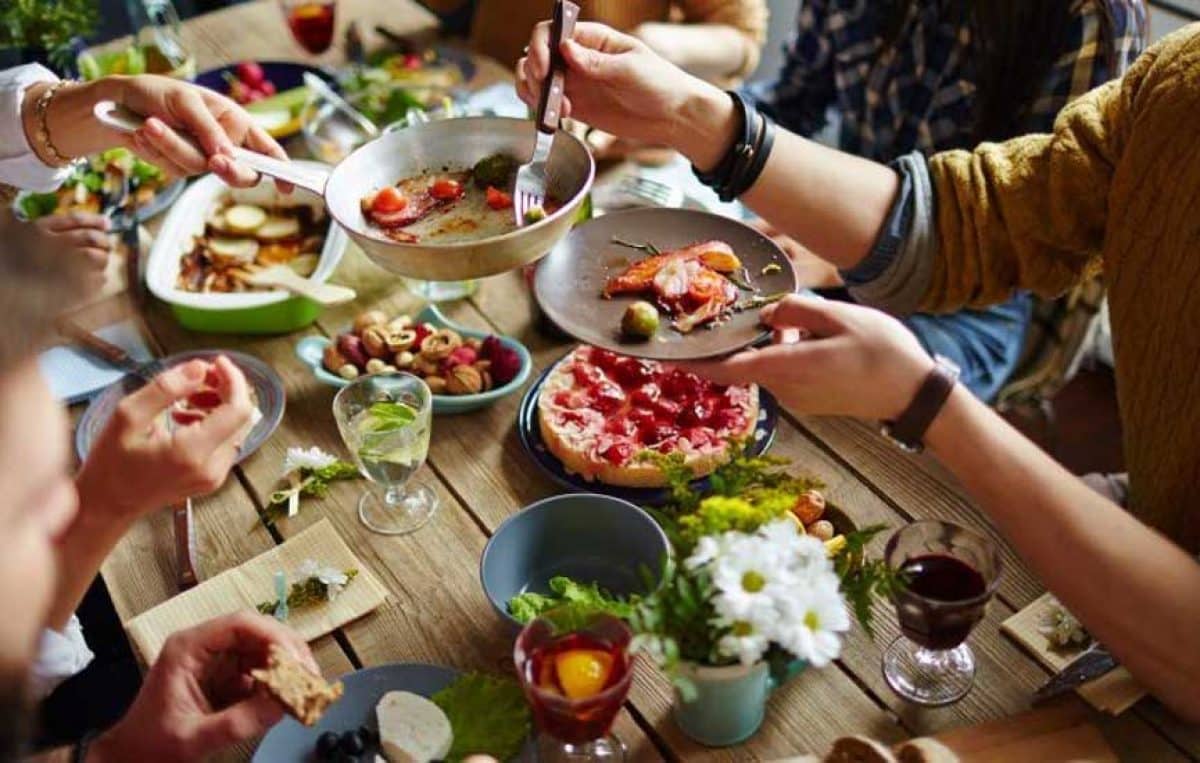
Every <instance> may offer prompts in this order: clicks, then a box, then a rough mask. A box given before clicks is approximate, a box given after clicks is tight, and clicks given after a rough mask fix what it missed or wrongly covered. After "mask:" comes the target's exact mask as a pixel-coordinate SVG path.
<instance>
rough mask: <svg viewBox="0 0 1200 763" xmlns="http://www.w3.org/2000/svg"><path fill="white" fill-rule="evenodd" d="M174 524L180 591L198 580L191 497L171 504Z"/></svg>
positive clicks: (177, 578) (177, 579) (177, 576)
mask: <svg viewBox="0 0 1200 763" xmlns="http://www.w3.org/2000/svg"><path fill="white" fill-rule="evenodd" d="M171 515H172V519H173V520H174V524H175V561H176V567H175V570H176V582H177V583H178V585H179V590H180V591H186V590H188V589H189V588H194V587H195V586H196V584H197V583H199V582H200V575H199V574H198V573H197V572H196V525H195V521H194V519H193V517H192V499H191V498H184V499H183V500H182V501H180V502H179V503H177V504H174V505H173V506H171Z"/></svg>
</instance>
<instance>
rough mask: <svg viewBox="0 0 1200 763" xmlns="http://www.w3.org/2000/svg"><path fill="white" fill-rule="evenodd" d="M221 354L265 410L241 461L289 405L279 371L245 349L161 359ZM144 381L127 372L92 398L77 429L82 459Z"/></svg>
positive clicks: (170, 362) (171, 360)
mask: <svg viewBox="0 0 1200 763" xmlns="http://www.w3.org/2000/svg"><path fill="white" fill-rule="evenodd" d="M218 355H224V356H225V357H227V358H229V359H230V360H231V361H233V364H234V365H236V366H237V367H238V368H240V369H241V370H242V373H244V374H245V375H246V381H247V382H248V383H249V384H250V389H251V392H252V394H253V396H254V400H255V402H256V403H257V404H258V410H259V412H260V413H262V418H261V419H259V421H258V423H257V424H255V425H254V427H253V428H252V429H251V430H250V433H249V434H248V435H247V436H246V441H245V442H244V443H242V449H241V452H240V453H239V454H238V462H239V463H240V462H241V461H244V460H245V459H246V458H247V457H249V456H250V454H251V453H253V452H254V451H256V450H258V448H259V446H261V445H262V444H263V443H264V442H266V441H267V438H268V437H270V436H271V434H272V433H273V432H274V431H275V428H276V427H278V426H279V422H280V421H281V420H282V419H283V411H284V408H285V407H286V405H287V394H286V393H285V392H284V388H283V380H282V379H280V378H279V374H277V373H275V370H274V369H273V368H271V367H270V366H268V365H267V364H266V363H263V362H262V361H261V360H259V359H258V358H255V357H253V356H251V355H247V354H245V353H243V352H235V351H233V350H189V351H186V352H178V353H175V354H174V355H169V356H167V357H165V358H163V359H162V363H163V365H164V367H170V366H175V365H178V364H180V363H185V362H187V361H189V360H196V359H201V360H212V359H213V358H216V357H217V356H218ZM144 383H145V382H144V381H142V379H141V378H139V377H137V376H135V375H133V374H127V375H126V376H125V377H124V378H123V379H121V380H120V381H119V382H116V383H115V384H112V385H110V386H108V387H107V388H106V389H105V390H104V391H103V392H101V393H100V394H98V395H97V396H96V397H95V398H94V399H93V400H92V402H91V404H90V405H88V407H87V410H85V411H84V412H83V416H81V417H80V418H79V425H78V426H77V427H76V428H75V452H76V453H78V454H79V459H80V460H81V461H82V460H83V459H85V458H86V457H87V454H88V451H89V450H90V449H91V447H92V443H93V442H95V441H96V438H97V437H98V436H99V435H100V432H101V431H103V429H104V426H105V424H107V423H108V420H109V419H110V418H111V417H112V415H113V411H114V410H115V409H116V407H117V403H119V402H121V399H122V398H124V397H125V396H126V395H128V394H129V393H130V392H133V391H135V390H137V389H139V388H140V387H141V386H142V385H143V384H144Z"/></svg>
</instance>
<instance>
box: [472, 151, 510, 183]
mask: <svg viewBox="0 0 1200 763" xmlns="http://www.w3.org/2000/svg"><path fill="white" fill-rule="evenodd" d="M516 169H517V160H516V159H514V158H512V157H511V156H509V155H508V154H492V155H491V156H485V157H484V158H482V159H480V160H479V161H478V162H475V167H474V169H473V170H472V172H473V173H474V176H475V185H477V186H479V187H480V188H487V187H488V186H489V185H491V186H495V187H496V188H499V189H501V190H503V189H505V188H507V187H508V184H509V178H510V177H511V176H512V174H513V172H514V171H515V170H516Z"/></svg>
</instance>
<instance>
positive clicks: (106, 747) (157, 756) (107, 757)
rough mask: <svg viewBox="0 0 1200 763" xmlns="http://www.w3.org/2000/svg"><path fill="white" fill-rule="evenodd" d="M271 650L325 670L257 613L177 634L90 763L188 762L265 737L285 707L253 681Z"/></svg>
mask: <svg viewBox="0 0 1200 763" xmlns="http://www.w3.org/2000/svg"><path fill="white" fill-rule="evenodd" d="M272 645H279V646H281V647H283V648H284V649H285V650H287V651H288V652H290V653H291V654H292V655H293V656H295V657H296V658H297V659H299V660H300V661H302V662H304V663H305V664H306V665H307V666H308V667H309V668H310V669H311V670H313V671H314V672H320V670H319V669H318V667H317V664H316V661H315V660H313V657H312V652H311V651H309V648H308V645H307V644H306V643H304V640H303V639H301V638H300V637H299V636H298V635H297V634H296V633H295V632H294V631H292V630H290V629H289V628H287V627H285V626H284V625H283V624H282V623H279V622H277V621H276V620H274V619H273V618H270V617H266V616H264V615H260V614H257V613H251V612H239V613H237V614H234V615H227V616H225V617H218V618H216V619H214V620H209V621H208V622H206V623H203V624H202V625H199V626H196V627H195V628H190V629H188V630H184V631H179V632H177V633H175V634H174V635H172V636H171V637H170V638H168V639H167V641H166V643H165V644H164V645H163V648H162V652H161V653H160V654H159V656H158V660H157V661H156V662H155V663H154V665H153V667H151V668H150V672H149V674H148V675H147V676H146V681H145V683H143V684H142V689H141V691H140V692H138V696H137V699H135V700H134V702H133V705H132V706H131V707H130V708H129V712H128V713H126V714H125V717H124V718H122V719H121V720H120V721H119V722H118V723H117V725H116V726H114V727H113V728H112V729H111V730H109V731H108V732H107V733H105V734H104V735H103V736H101V737H100V738H98V739H97V740H96V741H95V743H93V746H92V748H91V754H89V756H88V761H92V760H93V759H94V760H95V761H98V762H100V763H110V762H111V763H115V762H116V761H134V760H144V761H151V760H163V761H166V760H171V761H180V763H188V762H189V761H194V760H203V759H206V758H208V757H209V756H211V755H212V754H213V753H216V752H219V751H221V750H223V749H225V748H227V747H230V746H231V745H234V744H237V743H238V742H244V741H246V740H247V739H253V738H254V737H257V736H259V735H261V734H262V733H263V732H265V731H266V730H267V729H269V728H270V727H271V726H273V725H274V724H275V723H276V722H278V721H279V719H280V718H281V717H282V716H283V708H282V707H281V706H280V704H279V703H278V702H277V701H275V700H274V699H273V698H271V697H270V696H269V695H268V694H266V692H265V691H263V690H261V689H259V688H257V687H256V685H255V682H254V679H253V678H251V677H250V671H251V670H252V669H254V668H258V667H263V666H265V665H266V663H267V655H268V652H269V650H270V648H271V646H272Z"/></svg>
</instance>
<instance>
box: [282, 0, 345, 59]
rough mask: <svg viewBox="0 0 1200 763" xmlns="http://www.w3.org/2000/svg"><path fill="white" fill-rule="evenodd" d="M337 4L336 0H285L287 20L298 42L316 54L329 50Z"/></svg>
mask: <svg viewBox="0 0 1200 763" xmlns="http://www.w3.org/2000/svg"><path fill="white" fill-rule="evenodd" d="M335 6H336V2H334V0H327V1H326V2H309V1H306V0H295V1H292V2H289V1H288V0H283V10H284V13H286V14H287V22H288V26H289V27H290V28H291V30H292V36H293V37H295V38H296V42H298V43H300V45H301V47H303V48H304V49H305V50H307V51H308V52H309V53H312V54H313V55H314V56H317V55H320V54H322V53H324V52H325V51H327V50H329V46H330V45H332V44H333V27H334V23H333V21H334V14H333V11H334V7H335Z"/></svg>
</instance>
